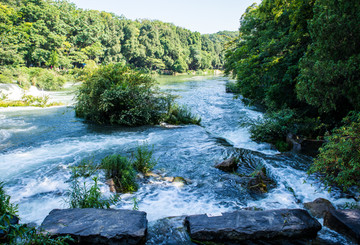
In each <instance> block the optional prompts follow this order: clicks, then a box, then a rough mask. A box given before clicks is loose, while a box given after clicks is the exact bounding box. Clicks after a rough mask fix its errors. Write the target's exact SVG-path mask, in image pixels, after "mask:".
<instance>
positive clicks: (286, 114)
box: [248, 109, 326, 151]
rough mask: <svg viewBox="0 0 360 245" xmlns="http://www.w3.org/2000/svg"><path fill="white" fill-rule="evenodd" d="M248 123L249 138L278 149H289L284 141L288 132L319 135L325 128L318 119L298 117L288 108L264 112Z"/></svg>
mask: <svg viewBox="0 0 360 245" xmlns="http://www.w3.org/2000/svg"><path fill="white" fill-rule="evenodd" d="M248 124H250V133H251V139H253V140H255V141H257V142H268V143H271V144H274V145H275V146H276V148H277V149H278V150H279V151H286V150H289V145H288V144H287V143H286V136H287V135H288V134H289V133H291V134H293V135H300V136H303V137H309V138H311V137H314V135H320V134H321V133H323V132H324V130H325V128H326V125H325V124H321V123H320V121H319V119H316V118H308V117H300V116H299V115H298V113H296V112H295V111H294V110H290V109H284V110H281V111H278V112H272V113H266V114H265V115H264V118H261V119H257V120H255V121H252V122H250V123H248Z"/></svg>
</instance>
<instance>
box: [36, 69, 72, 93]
mask: <svg viewBox="0 0 360 245" xmlns="http://www.w3.org/2000/svg"><path fill="white" fill-rule="evenodd" d="M29 73H30V77H31V84H33V85H36V86H37V87H38V88H40V89H44V90H58V89H61V88H62V87H63V85H64V84H65V83H66V81H67V79H66V78H65V77H64V76H61V75H60V74H58V73H57V72H55V71H53V70H47V69H41V68H31V69H29Z"/></svg>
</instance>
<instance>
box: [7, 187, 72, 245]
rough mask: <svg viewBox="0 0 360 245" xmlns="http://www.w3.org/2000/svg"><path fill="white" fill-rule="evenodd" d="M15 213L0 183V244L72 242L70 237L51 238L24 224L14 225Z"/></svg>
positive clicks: (58, 243)
mask: <svg viewBox="0 0 360 245" xmlns="http://www.w3.org/2000/svg"><path fill="white" fill-rule="evenodd" d="M16 213H17V205H14V204H12V203H11V202H10V196H9V195H7V194H6V193H5V191H4V184H3V183H2V182H0V231H1V236H0V243H3V242H4V243H6V244H44V245H47V244H48V245H52V244H57V245H65V244H68V243H67V242H72V241H74V240H73V239H72V238H71V237H70V236H60V237H56V238H52V237H51V236H50V235H49V234H44V233H42V232H39V231H37V230H36V229H35V228H33V227H28V226H27V225H26V224H16V223H17V222H12V220H14V216H15V215H16Z"/></svg>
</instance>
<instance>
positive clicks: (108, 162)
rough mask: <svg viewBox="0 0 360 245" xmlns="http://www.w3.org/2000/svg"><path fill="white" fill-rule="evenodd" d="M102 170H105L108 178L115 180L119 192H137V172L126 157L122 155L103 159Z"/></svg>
mask: <svg viewBox="0 0 360 245" xmlns="http://www.w3.org/2000/svg"><path fill="white" fill-rule="evenodd" d="M101 168H103V169H104V170H105V176H106V178H108V179H113V181H114V183H115V188H116V190H117V191H118V192H123V193H126V192H134V191H137V189H138V185H137V183H136V181H135V179H136V172H135V170H134V168H133V166H132V164H131V162H130V161H129V160H128V159H127V158H126V157H122V156H120V155H111V156H107V157H105V158H104V159H102V161H101Z"/></svg>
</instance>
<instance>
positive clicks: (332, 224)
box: [324, 209, 360, 244]
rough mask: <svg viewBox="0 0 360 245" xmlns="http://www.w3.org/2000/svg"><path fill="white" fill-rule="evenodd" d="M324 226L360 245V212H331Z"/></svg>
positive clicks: (326, 217) (350, 210) (354, 210)
mask: <svg viewBox="0 0 360 245" xmlns="http://www.w3.org/2000/svg"><path fill="white" fill-rule="evenodd" d="M324 225H325V226H327V227H329V228H330V229H332V230H335V231H337V232H339V233H341V234H344V235H347V236H349V237H350V238H351V239H353V240H354V241H355V242H356V243H357V244H360V210H358V209H347V210H331V211H330V212H328V213H326V215H325V217H324Z"/></svg>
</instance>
